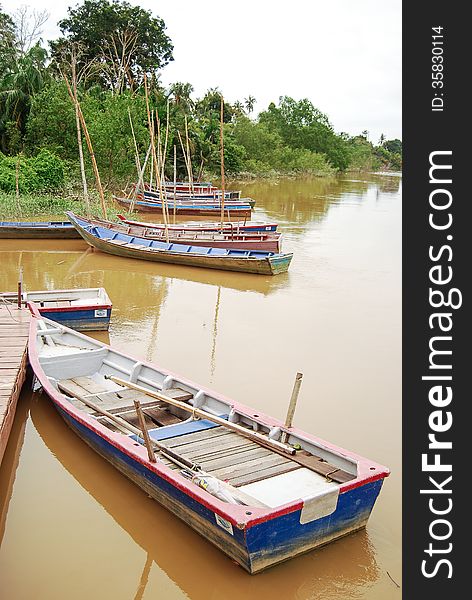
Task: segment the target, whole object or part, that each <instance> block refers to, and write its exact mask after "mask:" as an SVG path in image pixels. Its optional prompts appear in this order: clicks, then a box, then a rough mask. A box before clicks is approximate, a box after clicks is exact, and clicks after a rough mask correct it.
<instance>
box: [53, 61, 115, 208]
mask: <svg viewBox="0 0 472 600" xmlns="http://www.w3.org/2000/svg"><path fill="white" fill-rule="evenodd" d="M59 71H60V73H61V75H62V77H63V78H64V81H65V82H66V85H67V91H68V92H69V96H70V98H71V100H72V102H73V103H74V104H75V106H76V107H77V109H78V111H79V118H80V124H81V125H82V130H83V132H84V135H85V140H86V142H87V147H88V150H89V154H90V159H91V161H92V167H93V172H94V175H95V181H96V183H97V189H98V193H99V195H100V203H101V206H102V214H103V217H104V218H105V219H106V218H107V206H106V202H105V195H104V193H103V187H102V182H101V180H100V173H99V172H98V166H97V161H96V160H95V154H94V152H93V146H92V140H91V139H90V136H89V132H88V129H87V123H86V122H85V118H84V115H83V113H82V109H81V108H80V102H79V100H78V99H77V100H76V99H75V98H74V94H73V92H72V89H71V87H70V84H69V80H68V79H67V77H66V75H65V74H64V73H62V71H61V70H60V69H59Z"/></svg>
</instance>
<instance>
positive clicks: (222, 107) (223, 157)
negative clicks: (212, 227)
mask: <svg viewBox="0 0 472 600" xmlns="http://www.w3.org/2000/svg"><path fill="white" fill-rule="evenodd" d="M223 112H224V101H223V94H222V95H221V105H220V156H221V231H223V228H224V220H225V151H224V139H223Z"/></svg>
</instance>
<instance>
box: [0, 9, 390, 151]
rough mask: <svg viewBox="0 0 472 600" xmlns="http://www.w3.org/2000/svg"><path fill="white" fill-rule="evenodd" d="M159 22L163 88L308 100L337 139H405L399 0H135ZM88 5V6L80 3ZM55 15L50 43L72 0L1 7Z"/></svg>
mask: <svg viewBox="0 0 472 600" xmlns="http://www.w3.org/2000/svg"><path fill="white" fill-rule="evenodd" d="M128 2H129V3H130V4H133V5H139V6H141V7H142V8H145V9H147V10H151V12H152V13H153V14H155V15H157V16H159V17H161V18H162V19H164V22H165V24H166V26H167V34H168V35H169V37H170V38H171V40H172V42H173V44H174V61H173V62H172V63H170V64H169V65H168V66H167V67H165V68H164V70H163V71H162V77H161V79H162V82H163V84H164V85H168V84H170V83H173V82H176V81H182V82H190V83H191V84H192V85H193V87H194V88H195V94H194V96H196V97H199V96H202V95H203V94H204V93H205V91H206V90H207V89H208V88H210V87H218V88H219V89H220V90H221V91H222V92H223V94H224V96H225V98H226V99H227V100H229V101H230V102H234V101H235V100H238V99H239V100H243V99H244V98H246V97H247V96H249V95H250V94H251V95H252V96H254V97H255V98H256V100H257V104H256V108H255V110H256V112H258V111H260V110H264V109H265V108H267V105H268V104H269V102H272V101H273V102H275V103H277V102H278V98H279V96H282V95H287V96H291V97H293V98H295V99H296V100H299V99H301V98H309V99H310V100H311V101H312V102H313V104H314V105H315V106H316V107H317V108H319V109H320V110H321V111H323V112H324V113H326V114H327V115H328V117H329V119H330V121H331V123H332V124H333V126H334V128H335V130H336V131H337V132H340V131H347V132H348V133H350V134H352V135H354V134H358V133H360V132H361V131H363V130H365V129H367V130H368V131H369V132H370V139H371V140H372V141H373V142H377V141H378V139H379V137H380V134H381V133H384V134H385V135H386V136H387V138H388V139H391V138H396V137H398V138H401V0H389V1H388V2H385V1H379V0H291V1H287V0H284V1H282V0H272V1H264V0H238V2H228V1H226V2H225V1H224V0H199V1H198V2H196V1H195V0H161V1H160V2H156V1H155V0H128ZM80 3H81V2H80ZM0 4H1V5H2V6H3V10H4V11H5V12H8V13H9V14H12V13H13V12H14V11H15V10H16V9H17V8H18V6H19V5H21V4H26V5H28V6H30V7H32V8H35V9H36V10H41V9H46V10H48V12H49V13H50V18H49V21H48V22H47V24H46V26H45V28H44V33H43V39H54V38H56V37H58V36H59V29H58V28H57V27H56V23H57V21H58V20H60V19H61V18H64V17H65V16H66V15H67V6H68V5H72V6H75V5H77V4H78V2H76V1H75V0H70V1H66V2H64V4H63V3H62V2H61V3H59V2H58V1H55V0H30V1H29V2H28V1H25V2H18V0H16V1H15V0H0Z"/></svg>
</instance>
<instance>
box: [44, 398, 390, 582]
mask: <svg viewBox="0 0 472 600" xmlns="http://www.w3.org/2000/svg"><path fill="white" fill-rule="evenodd" d="M55 407H56V409H57V410H58V411H59V412H60V414H61V415H62V417H63V418H64V419H65V420H66V422H68V423H69V424H70V425H71V426H72V428H73V429H75V430H76V431H77V433H78V434H79V435H80V436H81V437H83V438H84V439H86V440H87V442H88V443H89V444H90V445H91V446H92V448H94V449H95V450H96V451H97V452H99V454H101V455H102V456H104V457H106V458H107V459H108V460H109V461H110V462H112V464H113V465H114V466H116V467H118V468H119V469H120V470H122V472H123V473H124V474H128V476H130V475H131V474H132V475H133V476H134V477H137V478H139V480H141V481H142V482H143V483H145V485H146V486H150V487H151V488H153V489H155V490H156V492H158V493H159V494H163V495H164V496H165V497H167V498H168V500H167V501H166V502H165V503H164V505H165V506H166V507H167V508H169V509H171V510H172V506H171V505H170V504H169V500H171V501H173V502H175V503H176V505H177V506H178V507H180V508H179V510H178V515H179V516H180V517H181V518H183V519H184V520H185V521H186V522H187V523H188V524H189V525H193V524H194V522H193V520H192V513H194V514H195V515H198V517H200V518H202V519H204V520H206V521H207V522H208V523H209V524H211V525H213V526H214V525H215V522H216V519H215V513H214V511H213V510H211V509H209V508H207V507H206V506H204V505H203V504H201V503H200V502H198V501H197V500H195V499H194V498H192V497H191V496H189V495H188V494H187V493H186V492H184V491H182V490H180V489H179V488H178V487H177V486H175V485H173V484H171V483H169V482H168V481H167V480H166V479H164V478H162V477H160V476H159V475H158V474H156V473H155V472H154V471H151V470H149V469H147V468H146V467H145V466H144V465H143V464H141V463H139V462H137V461H135V460H133V459H132V458H131V457H130V456H128V455H127V454H126V453H124V452H123V451H121V450H120V449H119V448H117V447H115V446H113V445H112V444H110V443H109V442H108V441H107V440H105V439H104V438H102V437H101V436H100V435H98V434H97V433H95V432H94V431H92V430H90V429H89V428H88V427H85V426H83V425H82V424H80V423H78V422H77V421H76V420H75V419H74V418H73V417H71V416H70V415H69V414H68V413H66V412H65V411H64V410H62V409H61V408H60V407H59V406H58V405H57V404H55ZM382 483H383V480H382V479H380V480H377V481H375V482H371V483H366V484H365V485H363V486H360V487H356V488H353V489H351V490H349V491H347V492H345V493H343V494H340V495H339V499H338V504H337V507H336V509H335V511H334V512H333V513H331V514H330V515H328V516H326V517H322V518H319V519H315V520H313V521H310V522H308V523H303V524H302V523H300V516H301V510H296V511H294V512H291V513H287V514H282V515H280V516H278V517H274V518H272V519H269V520H267V521H263V522H261V523H259V524H256V525H253V526H252V527H249V528H244V529H239V528H238V527H234V526H233V528H232V533H231V534H230V533H228V531H225V530H223V529H221V531H219V530H218V532H219V534H220V541H219V542H217V541H216V540H215V539H213V540H212V539H211V538H209V539H210V541H213V542H214V543H217V545H218V546H219V547H220V548H221V549H222V550H225V548H224V540H225V538H226V536H231V537H232V539H233V540H234V542H235V543H236V546H237V547H238V548H239V552H240V553H241V554H240V556H241V558H242V559H243V560H244V562H245V564H246V568H248V570H251V571H252V570H256V571H257V570H259V569H261V568H264V567H265V566H268V565H270V564H273V563H275V562H278V561H280V560H284V559H287V558H291V557H293V556H295V555H296V554H298V553H300V552H304V551H306V550H309V549H311V548H313V547H314V546H316V545H321V544H324V543H327V542H329V541H331V540H332V539H333V538H336V537H338V536H340V535H344V534H345V533H348V532H349V531H354V530H356V529H359V528H361V527H363V526H364V525H365V524H366V522H367V519H368V517H369V514H370V512H371V510H372V508H373V506H374V503H375V501H376V499H377V496H378V494H379V492H380V489H381V487H382ZM138 485H139V483H138ZM161 497H162V496H161ZM181 511H185V512H181ZM174 512H176V511H174ZM200 533H202V534H203V532H201V531H200ZM203 535H204V534H203ZM226 539H229V538H226ZM315 541H316V544H314V543H313V542H315Z"/></svg>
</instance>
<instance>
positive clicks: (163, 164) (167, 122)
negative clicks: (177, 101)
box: [161, 100, 170, 181]
mask: <svg viewBox="0 0 472 600" xmlns="http://www.w3.org/2000/svg"><path fill="white" fill-rule="evenodd" d="M169 106H170V100H167V111H166V138H165V143H164V154H163V162H162V172H161V180H162V181H165V173H164V167H165V165H166V157H167V142H168V140H169Z"/></svg>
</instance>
